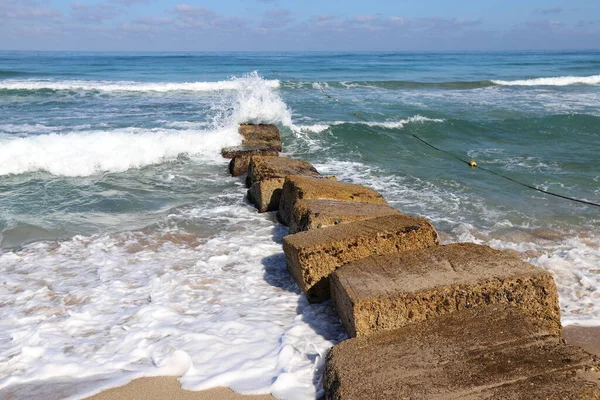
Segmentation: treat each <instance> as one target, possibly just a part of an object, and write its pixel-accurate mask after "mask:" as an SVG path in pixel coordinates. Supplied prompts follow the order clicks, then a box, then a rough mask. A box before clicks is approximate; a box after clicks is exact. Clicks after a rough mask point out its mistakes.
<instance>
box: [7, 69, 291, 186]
mask: <svg viewBox="0 0 600 400" xmlns="http://www.w3.org/2000/svg"><path fill="white" fill-rule="evenodd" d="M230 82H231V83H232V84H233V85H234V86H235V87H236V88H237V90H235V91H231V92H227V93H225V94H223V95H222V96H217V98H216V99H215V100H214V103H213V104H212V105H211V111H212V118H211V119H210V120H208V121H197V122H186V121H179V122H177V121H174V122H170V123H169V124H168V125H167V126H166V127H164V126H163V127H156V128H152V129H145V128H138V127H130V128H121V129H115V130H107V129H84V130H79V131H75V127H74V128H73V129H72V130H71V131H69V132H53V131H52V129H53V128H51V127H46V126H43V125H39V126H38V125H26V126H15V125H8V124H6V125H0V128H2V127H3V129H5V130H8V132H9V134H8V135H0V175H9V174H22V173H28V172H36V171H45V172H49V173H51V174H53V175H60V176H90V175H94V174H97V173H102V172H123V171H126V170H128V169H130V168H140V167H144V166H147V165H152V164H158V163H161V162H164V161H168V160H173V159H175V158H177V157H178V156H179V155H182V154H186V155H194V156H195V155H203V157H204V158H206V159H207V160H219V162H220V161H222V160H221V156H220V150H221V148H222V147H226V146H234V145H238V144H240V142H241V136H240V135H239V134H238V132H237V131H238V125H239V124H240V123H245V122H259V123H274V124H280V125H284V126H292V125H293V124H292V116H291V112H290V110H289V108H288V107H287V105H286V104H285V102H284V101H283V100H282V99H281V97H280V96H279V93H278V92H277V91H276V90H274V87H273V85H272V81H268V80H265V79H263V78H262V77H261V76H259V75H258V73H256V72H253V73H250V74H247V75H244V76H241V77H236V78H232V79H231V81H230ZM30 129H31V130H32V131H34V132H35V133H38V134H37V135H34V136H32V135H29V134H28V133H29V132H30ZM14 131H17V133H25V134H26V136H23V135H13V134H11V133H13V132H14ZM32 133H33V132H32Z"/></svg>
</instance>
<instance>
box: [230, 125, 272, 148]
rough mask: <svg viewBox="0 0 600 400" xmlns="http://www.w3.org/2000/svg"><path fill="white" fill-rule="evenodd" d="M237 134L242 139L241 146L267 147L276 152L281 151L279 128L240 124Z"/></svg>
mask: <svg viewBox="0 0 600 400" xmlns="http://www.w3.org/2000/svg"><path fill="white" fill-rule="evenodd" d="M238 132H239V133H240V135H242V137H243V140H242V144H243V145H248V146H267V147H270V148H273V149H275V150H277V151H281V149H282V148H281V136H280V135H279V128H277V127H276V126H275V125H266V124H240V127H239V129H238Z"/></svg>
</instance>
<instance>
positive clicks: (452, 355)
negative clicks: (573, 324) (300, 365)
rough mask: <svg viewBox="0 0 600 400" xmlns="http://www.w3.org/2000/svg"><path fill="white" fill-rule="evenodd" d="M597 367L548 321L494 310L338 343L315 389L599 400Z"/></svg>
mask: <svg viewBox="0 0 600 400" xmlns="http://www.w3.org/2000/svg"><path fill="white" fill-rule="evenodd" d="M599 367H600V362H599V360H598V358H596V357H594V356H592V355H590V354H588V353H586V352H585V351H584V350H582V349H580V348H578V347H574V346H568V345H566V344H563V343H562V341H561V339H560V336H559V335H557V334H556V327H555V324H554V323H553V321H549V320H543V319H538V318H532V317H530V316H529V315H527V314H525V313H524V312H523V311H522V310H520V309H518V308H515V307H510V306H506V305H500V304H495V305H491V306H489V307H481V308H474V309H470V310H461V311H457V312H455V313H452V314H445V315H442V316H439V317H437V318H432V319H430V320H426V321H422V322H418V323H415V324H411V325H407V326H405V327H403V328H400V329H397V330H392V331H385V332H380V333H378V334H375V335H372V336H365V337H359V338H354V339H350V340H347V341H345V342H342V343H340V344H338V345H336V346H334V347H333V348H332V349H330V351H329V353H328V355H327V359H326V366H325V373H324V378H323V385H324V387H325V392H326V398H327V399H329V400H363V399H374V400H378V399H382V400H383V399H386V400H395V399H438V400H446V399H455V400H458V399H460V400H476V399H477V400H479V399H498V400H500V399H511V400H512V399H519V400H530V399H552V400H559V399H600V386H599V383H600V374H599V373H598V368H599Z"/></svg>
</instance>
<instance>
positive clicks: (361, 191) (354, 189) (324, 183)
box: [277, 176, 387, 225]
mask: <svg viewBox="0 0 600 400" xmlns="http://www.w3.org/2000/svg"><path fill="white" fill-rule="evenodd" d="M316 199H321V200H338V201H346V202H354V203H372V204H387V203H386V201H385V199H384V198H383V196H382V195H381V194H379V193H377V192H376V191H374V190H372V189H369V188H367V187H364V186H362V185H355V184H352V183H345V182H339V181H333V180H327V179H315V178H310V177H305V176H289V177H288V178H287V179H286V181H285V184H284V185H283V192H282V194H281V204H280V205H279V212H278V214H277V216H278V218H279V220H280V221H281V222H282V223H283V224H285V225H289V224H290V220H291V216H292V212H293V210H294V206H295V205H296V201H298V200H316Z"/></svg>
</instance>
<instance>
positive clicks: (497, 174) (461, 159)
mask: <svg viewBox="0 0 600 400" xmlns="http://www.w3.org/2000/svg"><path fill="white" fill-rule="evenodd" d="M321 91H322V92H323V94H325V91H324V90H321ZM353 115H354V116H355V117H356V118H358V119H360V120H362V121H364V122H369V121H367V120H366V119H364V118H362V117H361V116H360V114H359V113H354V114H353ZM367 129H369V130H371V131H372V132H375V133H378V131H377V130H376V129H374V128H373V127H371V126H369V125H367ZM410 135H411V136H412V137H414V138H415V139H417V140H418V141H420V142H421V143H423V144H425V145H426V146H429V147H431V148H432V149H435V150H437V151H439V152H441V153H444V154H447V155H449V156H451V157H453V158H455V159H457V160H459V161H460V162H462V163H465V164H467V165H468V166H473V165H472V162H471V161H468V160H465V159H464V158H462V157H459V156H457V155H456V154H454V153H451V152H449V151H447V150H443V149H440V148H439V147H437V146H434V145H433V144H431V143H429V142H427V141H426V140H425V139H423V138H421V137H419V136H417V135H415V134H414V133H411V134H410ZM477 168H479V169H480V170H482V171H485V172H488V173H490V174H492V175H495V176H498V177H500V178H504V179H506V180H508V181H510V182H513V183H516V184H518V185H521V186H523V187H525V188H528V189H532V190H535V191H537V192H540V193H544V194H546V195H548V196H554V197H558V198H560V199H565V200H570V201H573V202H576V203H580V204H585V205H588V206H594V207H600V204H598V203H594V202H591V201H587V200H581V199H576V198H574V197H569V196H565V195H562V194H559V193H554V192H550V191H548V190H544V189H540V188H537V187H535V186H533V185H530V184H527V183H524V182H521V181H518V180H516V179H514V178H511V177H509V176H506V175H503V174H500V173H498V172H496V171H494V170H491V169H488V168H484V167H477Z"/></svg>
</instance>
